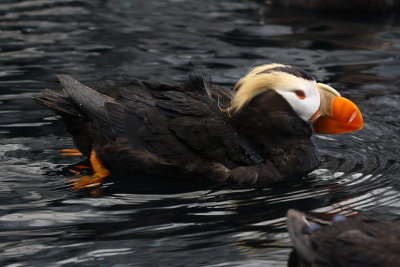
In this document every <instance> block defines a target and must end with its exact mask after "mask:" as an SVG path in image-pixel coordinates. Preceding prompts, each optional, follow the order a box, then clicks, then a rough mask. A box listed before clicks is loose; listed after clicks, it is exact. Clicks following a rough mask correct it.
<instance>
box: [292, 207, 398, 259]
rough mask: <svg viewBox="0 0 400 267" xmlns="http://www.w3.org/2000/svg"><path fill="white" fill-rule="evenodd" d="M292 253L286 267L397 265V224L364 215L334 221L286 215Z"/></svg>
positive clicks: (293, 214)
mask: <svg viewBox="0 0 400 267" xmlns="http://www.w3.org/2000/svg"><path fill="white" fill-rule="evenodd" d="M287 227H288V230H289V234H290V237H291V239H292V242H293V246H294V249H295V250H294V251H293V252H292V254H291V255H290V259H289V264H288V266H289V267H308V266H310V267H311V266H313V267H330V266H332V267H341V266H343V267H355V266H366V267H368V266H371V267H372V266H376V267H389V266H393V267H395V266H400V224H399V223H398V222H390V221H382V220H377V219H373V218H369V217H366V216H357V217H352V218H345V217H343V216H340V215H339V216H335V217H334V219H333V221H325V220H321V219H317V218H313V217H311V216H309V215H305V214H304V213H301V212H298V211H296V210H289V211H288V213H287Z"/></svg>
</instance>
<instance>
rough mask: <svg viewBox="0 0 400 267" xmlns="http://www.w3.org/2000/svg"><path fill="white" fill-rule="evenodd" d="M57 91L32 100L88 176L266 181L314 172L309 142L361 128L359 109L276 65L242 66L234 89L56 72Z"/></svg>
mask: <svg viewBox="0 0 400 267" xmlns="http://www.w3.org/2000/svg"><path fill="white" fill-rule="evenodd" d="M59 80H60V82H61V84H62V86H63V88H64V89H63V91H53V90H44V91H43V92H42V94H41V95H40V96H39V97H38V98H36V99H35V100H36V101H37V102H38V103H40V104H41V105H44V106H46V107H48V108H50V109H52V110H54V111H55V112H56V113H57V114H59V115H61V117H62V118H63V120H64V122H65V125H66V128H67V130H68V132H69V133H70V134H71V135H72V136H73V139H74V142H75V144H76V146H77V147H78V149H79V151H80V152H81V153H82V154H84V155H85V156H88V157H89V156H90V159H91V163H92V167H93V169H94V171H95V174H94V175H93V176H91V177H85V178H82V179H81V180H80V181H79V182H77V183H75V186H76V187H77V188H83V187H89V186H93V185H95V184H99V183H101V182H102V181H103V179H104V177H105V176H107V175H109V172H108V170H107V169H109V170H110V171H112V172H121V173H128V174H137V173H140V174H145V175H149V176H158V177H179V178H185V179H211V180H215V181H219V182H224V181H234V182H238V183H249V184H267V183H270V182H273V181H278V180H281V179H283V178H285V177H295V176H301V175H304V174H305V173H307V172H310V171H312V170H313V169H315V168H316V167H317V166H318V163H319V160H318V153H317V150H316V148H315V145H314V143H313V141H312V140H311V136H312V133H313V130H312V126H313V127H314V130H315V131H316V132H318V133H344V132H350V131H355V130H359V129H361V128H362V126H363V121H362V116H361V113H360V111H359V110H358V108H357V107H356V106H355V105H354V104H353V103H352V102H351V101H349V100H347V99H345V98H343V97H340V95H339V93H338V92H337V91H335V90H334V89H333V88H331V87H329V86H327V85H325V84H320V83H316V82H315V80H314V79H313V78H312V77H311V76H310V75H309V74H308V73H306V72H305V71H303V70H301V69H299V68H296V67H291V66H287V65H280V64H270V65H264V66H260V67H256V68H254V69H253V70H251V71H250V72H249V73H248V74H247V75H246V76H245V77H243V78H242V79H241V80H239V82H238V83H237V84H236V85H235V88H234V89H235V91H234V92H233V91H231V90H229V89H225V88H222V87H219V86H216V85H214V84H212V83H211V82H209V81H208V80H207V79H206V78H203V77H200V76H191V77H189V79H188V80H187V81H186V83H183V84H159V83H154V82H148V81H140V80H126V81H118V82H115V81H114V82H111V81H108V82H103V83H99V84H97V85H93V86H91V88H90V87H87V86H85V85H83V84H81V83H79V82H78V81H76V80H74V79H73V78H71V77H69V76H67V75H60V76H59Z"/></svg>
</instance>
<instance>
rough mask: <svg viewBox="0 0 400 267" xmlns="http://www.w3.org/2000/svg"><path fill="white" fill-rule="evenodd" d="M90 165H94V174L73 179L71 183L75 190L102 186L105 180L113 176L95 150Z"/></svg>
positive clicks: (91, 155)
mask: <svg viewBox="0 0 400 267" xmlns="http://www.w3.org/2000/svg"><path fill="white" fill-rule="evenodd" d="M90 163H91V164H92V169H93V172H94V174H93V175H88V176H82V177H79V178H76V179H72V180H71V182H72V188H73V189H75V190H80V189H83V188H90V187H93V186H97V185H101V184H102V183H103V181H104V179H105V178H106V177H107V176H109V175H110V174H111V173H110V171H109V170H107V168H106V167H105V166H104V165H103V163H102V162H101V161H100V159H99V158H98V156H97V153H96V151H95V150H94V149H93V150H92V152H91V153H90Z"/></svg>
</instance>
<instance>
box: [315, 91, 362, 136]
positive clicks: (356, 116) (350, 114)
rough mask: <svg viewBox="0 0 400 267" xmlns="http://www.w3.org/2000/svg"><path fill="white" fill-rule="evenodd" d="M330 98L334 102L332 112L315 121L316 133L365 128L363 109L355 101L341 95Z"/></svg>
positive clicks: (345, 131) (341, 131)
mask: <svg viewBox="0 0 400 267" xmlns="http://www.w3.org/2000/svg"><path fill="white" fill-rule="evenodd" d="M330 100H331V101H328V102H331V103H332V106H331V109H330V112H329V113H330V114H327V115H328V116H326V115H325V116H322V117H319V118H318V119H317V120H316V122H315V123H314V131H315V132H316V133H321V134H338V133H348V132H353V131H358V130H361V129H362V128H363V126H364V122H363V118H362V115H361V111H360V110H359V109H358V107H357V106H356V105H355V104H354V103H353V102H351V101H350V100H348V99H347V98H344V97H341V96H335V97H332V98H330ZM327 104H328V103H327Z"/></svg>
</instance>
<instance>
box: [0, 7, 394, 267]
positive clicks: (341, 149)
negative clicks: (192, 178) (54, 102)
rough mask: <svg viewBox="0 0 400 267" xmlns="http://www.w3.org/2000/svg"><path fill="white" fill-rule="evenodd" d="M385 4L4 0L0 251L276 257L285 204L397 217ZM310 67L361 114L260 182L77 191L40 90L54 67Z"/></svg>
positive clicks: (94, 73) (161, 73) (112, 70)
mask: <svg viewBox="0 0 400 267" xmlns="http://www.w3.org/2000/svg"><path fill="white" fill-rule="evenodd" d="M399 28H400V27H399V24H398V22H397V18H396V17H395V16H388V17H382V18H375V17H374V18H372V19H371V18H353V19H349V18H346V17H338V16H334V15H330V16H318V14H316V13H296V12H288V11H284V10H277V9H274V10H268V9H266V8H264V7H263V6H261V5H258V4H256V3H254V2H251V1H238V0H223V1H212V0H206V1H201V3H200V2H199V1H194V0H169V1H155V0H152V1H138V0H114V1H111V0H109V1H107V0H86V1H84V0H35V1H33V0H31V1H28V0H24V1H17V0H5V1H2V2H1V4H0V103H1V104H0V136H1V139H0V158H1V161H0V240H1V241H0V262H1V265H2V266H9V267H11V266H13V267H15V266H101V265H102V266H285V265H286V260H287V257H288V254H289V252H290V247H291V243H290V239H289V237H288V233H287V231H286V228H285V219H284V216H285V213H286V210H287V209H288V208H297V209H301V210H307V211H311V210H313V211H315V212H321V213H328V214H334V213H341V214H344V215H350V214H354V213H358V212H363V213H367V214H370V215H373V216H376V217H378V218H386V219H390V220H396V221H399V220H400V194H399V188H400V177H399V176H400V171H399V169H400V164H399V155H400V140H399V133H400V120H399V113H400V89H399V85H400V80H399V79H398V75H399V72H398V70H399V69H400V56H399V55H400V53H399V51H400V35H399ZM271 62H280V63H283V64H291V65H296V66H299V67H302V68H305V69H306V70H308V71H309V72H311V73H313V74H314V75H315V76H316V77H317V78H318V80H319V81H322V82H324V83H328V84H330V85H332V86H333V87H335V88H337V89H338V90H339V91H340V92H341V93H342V94H343V95H344V96H345V97H348V98H350V99H352V100H353V101H355V102H356V103H357V104H358V105H359V106H360V108H361V110H362V112H363V114H364V119H365V129H364V130H362V131H359V132H356V133H350V134H345V135H331V136H322V135H318V136H316V142H317V144H318V146H319V150H320V153H321V158H322V164H321V166H320V168H318V169H317V170H315V171H314V172H313V173H311V174H309V175H307V176H306V177H304V178H303V179H301V180H300V181H299V180H296V181H285V182H283V183H281V184H279V186H274V187H265V188H258V189H257V188H243V187H229V188H220V187H217V188H211V189H210V188H206V189H200V190H199V189H191V190H186V191H185V190H181V189H179V188H175V187H173V186H165V185H162V186H159V185H154V184H148V185H140V186H139V185H137V184H134V183H132V182H131V181H129V180H128V179H122V180H121V179H116V178H115V179H109V180H108V182H107V183H106V184H105V185H104V186H103V187H102V188H101V189H100V190H96V191H92V192H74V191H71V190H70V189H69V188H68V187H67V184H66V182H67V181H68V180H69V179H70V178H72V177H73V175H74V174H73V173H71V172H69V171H68V169H70V168H73V166H74V163H76V162H79V161H80V160H83V159H82V158H79V157H78V158H65V157H62V156H61V155H60V154H59V150H60V149H63V148H72V147H73V144H72V141H71V139H70V138H69V136H68V135H67V134H66V133H65V130H64V128H63V125H62V123H61V121H60V119H59V117H57V116H55V115H54V114H53V113H52V112H51V111H48V110H45V109H43V108H42V107H40V106H37V105H36V104H34V103H33V102H32V100H31V98H32V97H33V96H35V95H37V94H38V92H39V90H40V89H42V88H45V87H51V86H53V84H54V81H55V79H56V78H55V75H56V74H57V73H68V74H70V75H72V76H73V77H75V78H77V79H79V80H82V81H89V80H100V79H112V78H115V77H121V76H127V75H133V76H136V77H140V78H144V79H159V80H162V81H181V80H182V79H184V78H185V77H186V75H187V73H189V72H204V73H209V74H212V76H213V80H214V82H216V83H219V84H223V85H226V86H232V84H234V83H235V81H236V80H237V79H238V78H240V77H241V76H242V75H244V74H245V73H246V72H247V70H248V69H249V68H250V67H252V66H255V65H260V64H265V63H271Z"/></svg>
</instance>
